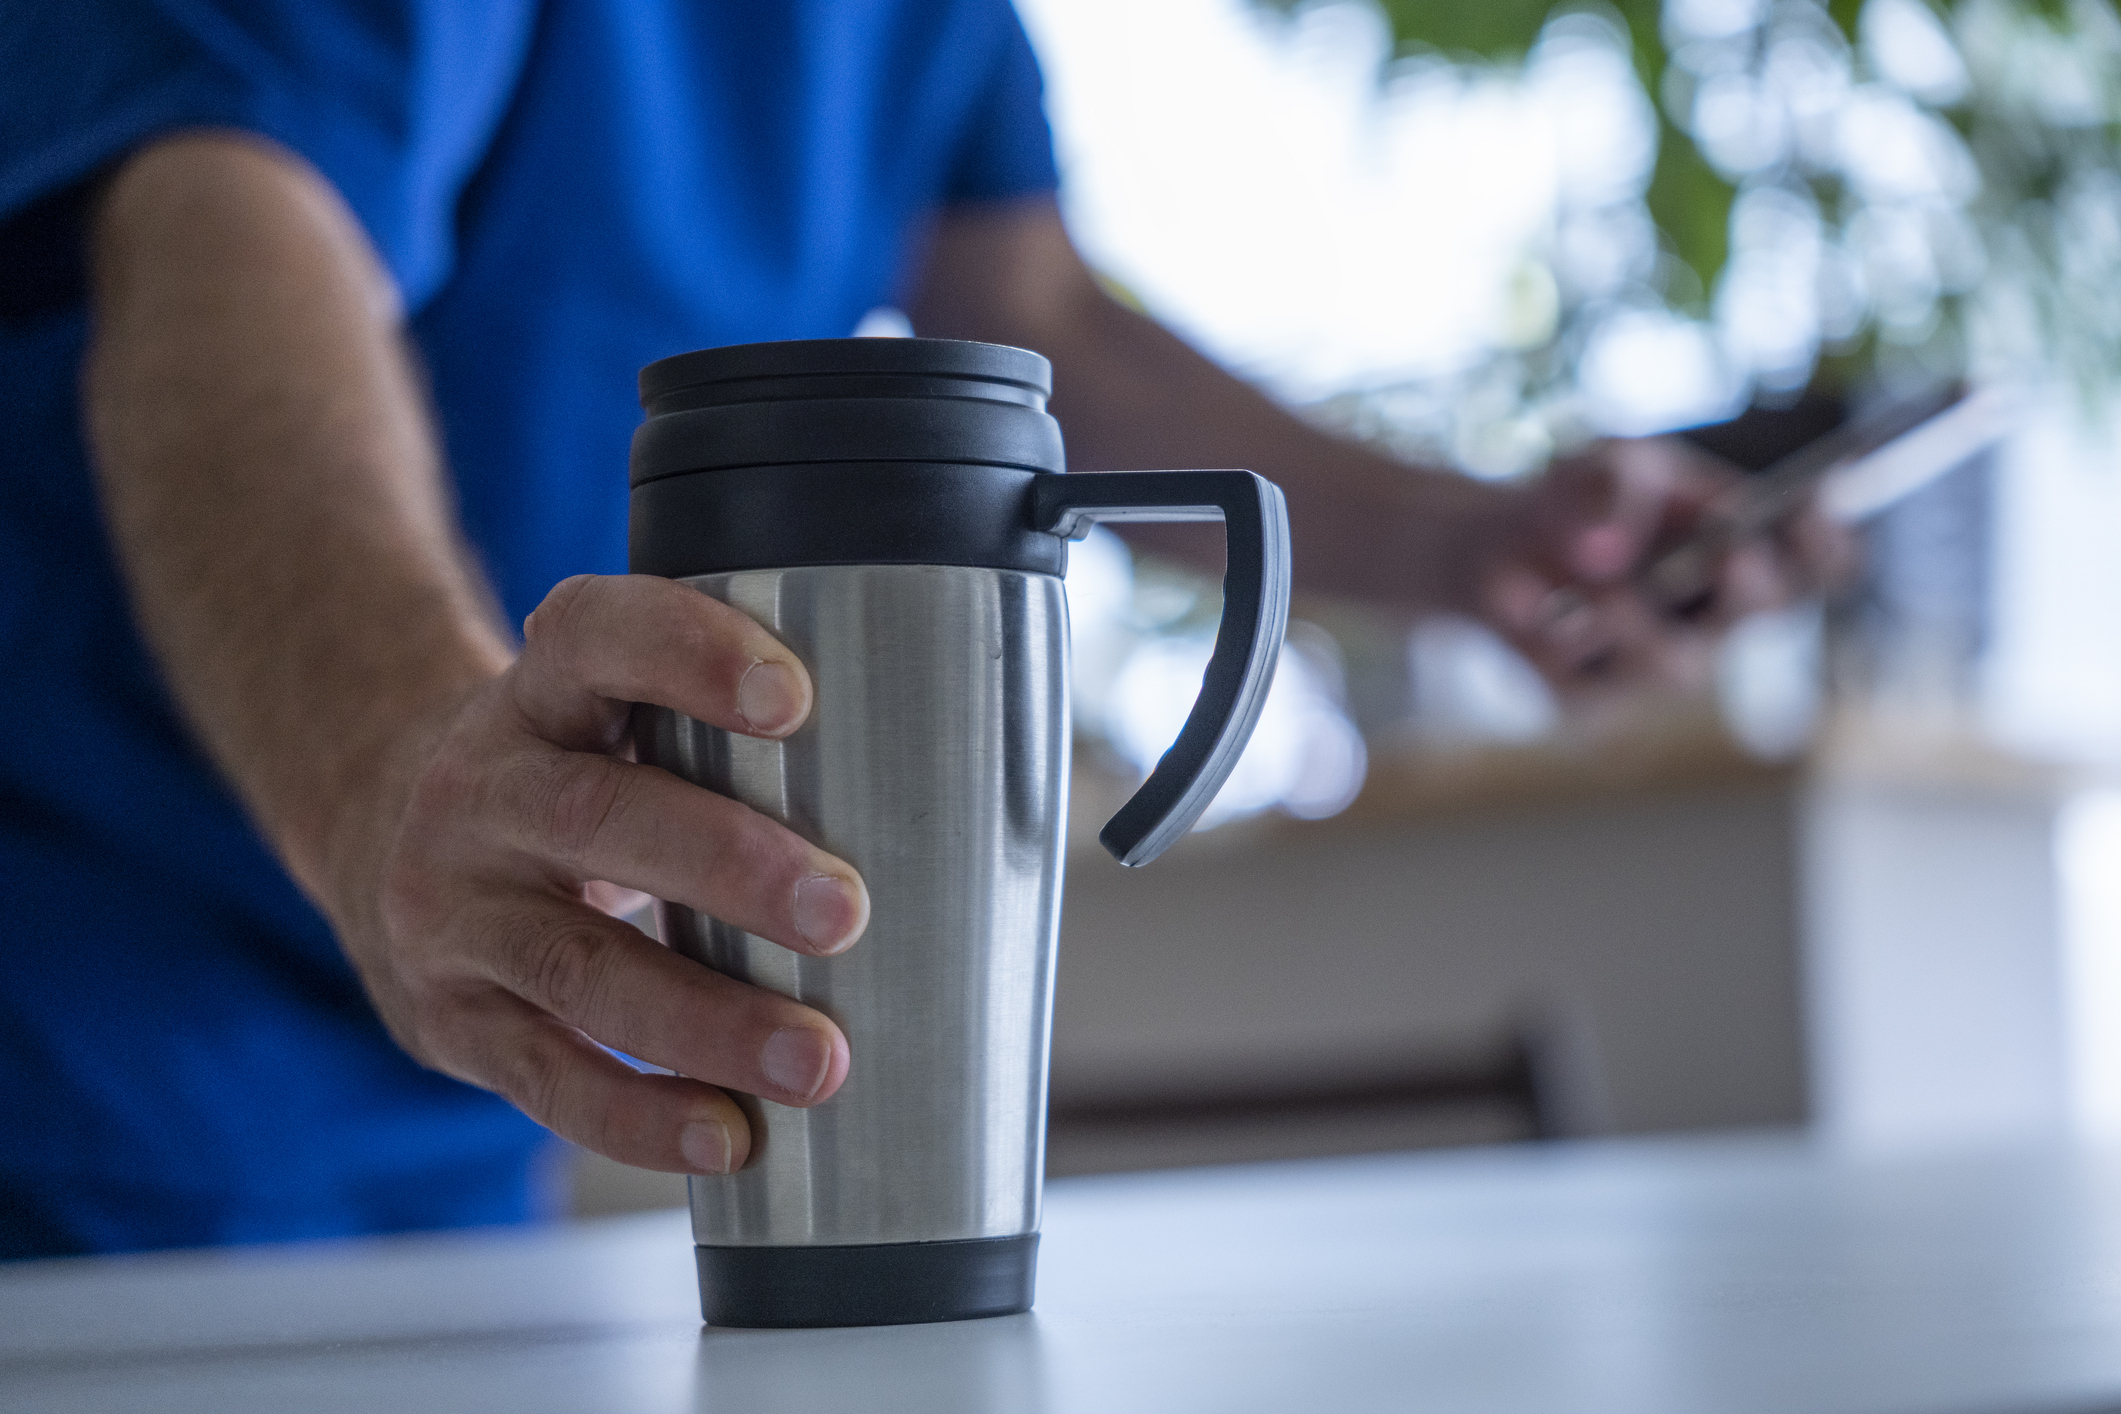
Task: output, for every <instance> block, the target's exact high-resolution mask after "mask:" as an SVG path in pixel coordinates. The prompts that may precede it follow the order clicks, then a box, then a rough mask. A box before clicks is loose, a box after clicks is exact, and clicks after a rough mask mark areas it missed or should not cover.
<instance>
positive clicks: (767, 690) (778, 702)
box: [736, 658, 803, 736]
mask: <svg viewBox="0 0 2121 1414" xmlns="http://www.w3.org/2000/svg"><path fill="white" fill-rule="evenodd" d="M736 710H737V712H738V714H739V715H741V716H742V717H743V719H744V725H745V726H747V727H750V728H751V730H753V731H754V732H757V733H758V734H759V735H761V736H780V735H782V734H784V733H786V732H791V731H794V730H795V727H796V724H797V723H798V722H800V721H801V720H802V719H803V684H802V681H801V680H800V679H799V678H797V677H796V675H795V670H794V669H793V668H790V667H789V666H788V665H787V664H786V663H769V662H767V661H765V660H764V659H763V658H762V659H760V660H759V661H758V662H756V663H753V664H752V665H751V666H750V667H748V668H746V669H744V676H743V679H742V680H741V681H739V682H738V683H737V685H736Z"/></svg>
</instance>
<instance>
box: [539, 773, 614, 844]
mask: <svg viewBox="0 0 2121 1414" xmlns="http://www.w3.org/2000/svg"><path fill="white" fill-rule="evenodd" d="M630 794H631V792H630V789H629V787H628V781H627V777H626V774H625V772H623V771H622V770H620V769H619V768H618V766H617V765H616V764H615V763H613V762H610V761H607V760H605V759H604V758H602V757H597V756H588V755H577V756H573V757H570V758H563V759H562V760H560V761H559V762H558V763H556V764H555V765H554V767H553V768H552V769H551V770H550V771H549V772H547V773H546V776H545V779H544V781H543V782H542V783H541V786H540V789H539V791H538V795H539V797H540V798H539V799H538V801H537V803H536V806H535V809H534V813H533V818H534V819H537V820H539V821H541V822H542V823H543V826H544V834H545V837H546V839H548V840H549V841H550V842H551V844H552V847H553V848H554V849H555V850H556V851H558V853H559V855H560V857H561V858H562V859H564V860H566V861H568V862H570V863H573V862H579V861H581V860H584V859H586V858H587V857H588V856H589V855H590V854H591V853H592V852H593V851H594V850H595V848H596V846H597V842H598V841H599V840H600V839H602V838H603V837H604V834H605V832H606V831H607V830H608V829H610V827H611V826H612V824H613V823H614V822H615V821H617V820H618V819H619V818H620V817H621V816H622V815H623V814H624V813H625V811H626V807H627V802H628V799H629V796H630Z"/></svg>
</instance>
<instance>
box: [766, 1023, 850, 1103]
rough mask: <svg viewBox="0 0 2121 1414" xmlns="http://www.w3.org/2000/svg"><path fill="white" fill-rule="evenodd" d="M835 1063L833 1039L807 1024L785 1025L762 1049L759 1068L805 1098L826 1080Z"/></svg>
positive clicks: (792, 1092)
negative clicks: (830, 1068) (829, 1068)
mask: <svg viewBox="0 0 2121 1414" xmlns="http://www.w3.org/2000/svg"><path fill="white" fill-rule="evenodd" d="M831 1064H832V1042H831V1041H830V1040H829V1039H827V1038H826V1037H825V1036H824V1035H823V1034H822V1033H820V1032H817V1031H813V1030H811V1029H810V1028H809V1027H807V1026H783V1027H782V1028H781V1029H780V1030H778V1031H776V1032H774V1033H773V1034H772V1035H771V1036H768V1037H767V1038H766V1044H765V1045H764V1046H763V1047H761V1048H760V1050H759V1068H760V1069H762V1070H764V1071H765V1072H766V1078H767V1079H768V1080H771V1081H772V1082H773V1083H774V1084H776V1085H778V1086H780V1087H781V1088H782V1089H783V1090H786V1091H788V1092H789V1093H790V1094H792V1095H799V1096H801V1097H802V1098H803V1099H805V1100H807V1099H809V1098H810V1097H811V1096H812V1095H815V1094H816V1093H817V1089H818V1086H820V1085H823V1084H824V1083H825V1070H826V1068H827V1067H828V1066H830V1065H831Z"/></svg>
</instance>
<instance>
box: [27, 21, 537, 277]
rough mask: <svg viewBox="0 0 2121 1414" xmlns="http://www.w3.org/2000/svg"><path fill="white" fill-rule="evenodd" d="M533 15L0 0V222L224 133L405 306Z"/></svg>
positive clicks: (444, 265)
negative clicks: (313, 182)
mask: <svg viewBox="0 0 2121 1414" xmlns="http://www.w3.org/2000/svg"><path fill="white" fill-rule="evenodd" d="M534 20H535V4H534V0H478V2H477V3H465V0H67V2H66V3H64V4H54V3H52V0H0V74H5V75H6V76H7V79H6V82H5V83H4V84H0V226H4V225H6V224H8V223H11V222H13V221H14V220H15V218H17V217H18V216H21V215H22V214H23V213H25V212H29V211H33V210H34V209H36V208H38V207H39V206H40V205H48V204H49V203H50V202H51V201H52V200H54V199H56V198H58V197H61V196H63V195H64V194H65V193H66V192H67V191H68V190H69V189H70V188H73V187H76V186H78V185H79V184H80V183H81V182H82V181H84V180H85V179H87V178H89V177H92V176H93V175H95V174H96V173H97V172H98V171H100V170H102V169H103V168H105V167H107V166H108V165H109V164H110V163H112V162H113V161H115V160H116V159H118V158H120V157H122V156H123V155H124V154H125V153H127V152H128V151H130V150H132V149H134V148H136V147H138V146H139V145H140V144H142V143H143V142H146V141H147V140H149V139H151V138H153V137H155V136H157V135H159V134H163V133H168V132H172V131H176V130H179V129H185V128H234V129H240V130H243V131H247V132H250V133H254V134H256V135H258V136H260V137H263V138H267V139H270V140H271V141H273V142H276V143H278V144H280V145H281V146H283V147H285V148H287V149H289V150H290V151H293V152H295V153H297V154H299V155H300V156H301V157H303V158H304V159H306V160H307V161H308V162H309V163H310V164H311V165H312V166H314V167H315V168H316V169H317V170H318V171H319V172H321V173H322V174H323V175H324V177H325V178H326V179H327V180H329V181H330V182H331V183H332V184H333V185H334V186H336V187H337V188H338V190H339V192H340V193H341V195H343V196H344V197H345V199H346V201H347V203H348V205H349V206H351V207H352V208H353V211H354V214H355V215H356V216H357V217H358V218H359V219H360V221H361V223H362V224H363V225H364V226H365V227H366V228H367V230H368V234H369V238H370V239H371V240H372V241H373V242H374V243H375V246H376V249H377V251H378V252H379V253H380V254H381V256H382V258H383V261H384V263H385V264H386V265H387V266H388V268H389V269H390V271H391V273H392V274H393V275H394V276H395V277H396V279H397V282H398V286H399V289H400V291H401V292H402V293H403V295H404V297H405V301H406V304H407V305H408V307H414V308H416V307H418V306H419V305H420V304H421V303H423V302H424V301H425V300H426V299H427V297H428V296H430V295H432V294H433V293H434V292H435V290H437V289H438V288H439V287H440V285H441V284H442V282H443V281H444V280H445V279H447V278H448V274H449V270H450V267H451V263H452V259H453V256H454V242H453V235H454V227H455V210H456V204H457V198H458V195H459V194H460V192H461V191H462V189H463V187H464V185H465V183H466V182H467V181H468V180H469V179H470V177H471V175H472V173H473V172H474V171H475V170H476V168H477V166H478V163H479V160H480V157H481V156H482V154H483V153H484V152H485V150H486V148H487V146H488V144H489V143H490V142H491V140H492V137H493V133H494V130H495V128H496V126H497V125H498V123H499V122H500V119H501V115H502V113H503V112H504V110H505V108H506V106H507V102H508V98H509V95H510V93H511V92H512V90H513V86H514V84H515V81H516V78H517V76H518V74H519V73H520V71H521V67H522V64H523V61H524V57H525V54H526V52H527V50H528V45H529V40H530V36H531V31H532V26H533V22H534Z"/></svg>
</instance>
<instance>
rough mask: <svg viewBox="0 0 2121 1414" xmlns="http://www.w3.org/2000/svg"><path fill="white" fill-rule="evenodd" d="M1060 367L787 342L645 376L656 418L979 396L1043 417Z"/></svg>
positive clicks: (869, 344)
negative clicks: (842, 401)
mask: <svg viewBox="0 0 2121 1414" xmlns="http://www.w3.org/2000/svg"><path fill="white" fill-rule="evenodd" d="M1052 392H1053V365H1051V364H1050V363H1048V362H1047V361H1046V359H1045V358H1044V356H1042V355H1040V354H1035V353H1033V352H1031V350H1029V349H1019V348H1012V347H1010V346H1009V345H1006V344H978V343H972V342H969V341H966V340H962V339H786V340H781V341H779V342H776V343H765V344H732V345H729V346H728V347H726V348H716V349H700V350H697V351H695V352H693V353H682V354H677V355H674V356H672V357H670V358H663V359H657V360H656V361H655V362H654V363H651V364H649V365H648V366H647V367H646V368H644V369H642V370H641V407H642V409H643V410H644V411H646V412H647V413H648V415H649V416H650V417H655V416H657V415H659V414H663V413H670V412H681V411H685V410H687V409H691V408H701V407H719V406H725V405H727V404H731V403H747V402H770V401H780V400H783V399H810V398H847V397H858V398H880V397H911V398H934V397H944V398H950V397H955V398H976V399H982V400H990V401H994V402H1004V403H1015V404H1019V405H1022V406H1027V407H1030V408H1033V409H1035V410H1038V411H1044V410H1045V406H1046V399H1047V398H1048V397H1050V396H1051V395H1052Z"/></svg>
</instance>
